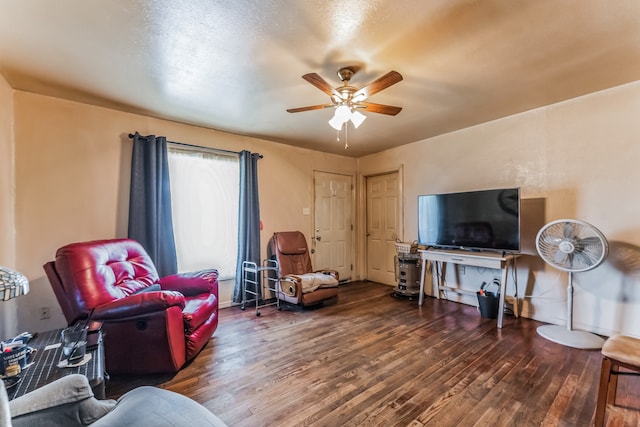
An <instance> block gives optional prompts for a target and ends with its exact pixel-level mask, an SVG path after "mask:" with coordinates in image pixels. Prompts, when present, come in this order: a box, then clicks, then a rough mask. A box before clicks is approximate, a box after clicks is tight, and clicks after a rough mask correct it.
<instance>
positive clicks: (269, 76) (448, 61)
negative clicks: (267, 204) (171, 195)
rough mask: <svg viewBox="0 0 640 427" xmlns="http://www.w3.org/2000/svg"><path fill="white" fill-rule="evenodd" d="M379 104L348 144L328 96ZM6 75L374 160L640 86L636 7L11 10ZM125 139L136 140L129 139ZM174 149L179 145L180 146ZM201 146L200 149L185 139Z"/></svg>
mask: <svg viewBox="0 0 640 427" xmlns="http://www.w3.org/2000/svg"><path fill="white" fill-rule="evenodd" d="M344 65H358V66H360V67H361V69H360V71H359V72H358V73H357V74H356V75H355V76H354V78H353V79H352V80H351V84H352V85H353V86H356V87H358V88H360V87H362V86H364V85H366V84H367V83H369V82H370V81H372V80H374V79H375V78H377V77H379V76H381V75H382V74H384V73H386V72H388V71H390V70H396V71H398V72H400V73H401V74H402V75H403V76H404V80H403V81H401V82H400V83H397V84H396V85H393V86H391V87H389V88H388V89H385V90H384V91H382V92H379V93H377V94H375V95H373V96H372V97H371V98H369V101H371V102H375V103H382V104H390V105H397V106H400V107H403V110H402V112H401V113H400V114H398V115H397V116H386V115H382V114H375V113H366V114H367V116H368V119H367V120H366V121H365V122H364V124H363V125H362V126H361V127H360V128H358V129H353V128H351V129H349V134H348V139H349V145H350V148H349V149H348V150H345V149H344V146H343V144H340V143H337V142H336V132H335V131H334V130H333V129H332V128H331V127H329V125H328V124H327V121H328V120H329V119H330V118H331V116H332V113H333V109H323V110H315V111H307V112H302V113H295V114H291V113H287V112H286V109H287V108H293V107H302V106H307V105H314V104H324V103H327V102H328V101H329V97H328V96H327V95H325V94H324V93H322V92H321V91H320V90H318V89H317V88H315V87H313V86H312V85H310V84H309V83H307V82H306V81H304V80H303V79H302V78H301V76H302V75H303V74H305V73H311V72H315V73H318V74H320V75H321V76H322V77H324V78H325V79H326V80H327V81H328V82H329V83H331V85H332V86H336V87H337V86H339V85H340V82H339V80H338V77H337V75H336V72H337V70H338V69H339V68H340V67H341V66H344ZM0 72H2V74H3V75H4V76H5V78H6V79H7V81H8V82H9V84H10V85H11V86H12V87H13V88H15V89H19V90H24V91H29V92H35V93H41V94H44V95H51V96H56V97H61V98H66V99H71V100H77V101H80V102H86V103H90V104H95V105H100V106H106V107H110V108H116V109H119V110H123V111H129V112H134V113H142V114H146V115H150V116H155V117H160V118H165V119H171V120H175V121H179V122H184V123H189V124H195V125H199V126H204V127H208V128H213V129H219V130H223V131H227V132H232V133H236V134H242V135H249V136H254V137H258V138H263V139H267V140H272V141H277V142H281V143H285V144H291V145H296V146H301V147H307V148H313V149H317V150H321V151H326V152H333V153H339V154H345V155H350V156H362V155H365V154H368V153H373V152H378V151H381V150H384V149H386V148H390V147H395V146H399V145H403V144H407V143H410V142H413V141H418V140H421V139H424V138H428V137H431V136H434V135H438V134H442V133H446V132H450V131H453V130H456V129H461V128H465V127H468V126H471V125H474V124H478V123H482V122H486V121H489V120H493V119H496V118H500V117H504V116H508V115H511V114H514V113H518V112H522V111H526V110H530V109H532V108H536V107H539V106H542V105H547V104H550V103H554V102H558V101H562V100H565V99H569V98H573V97H576V96H579V95H583V94H587V93H591V92H594V91H598V90H602V89H606V88H609V87H613V86H617V85H620V84H623V83H627V82H630V81H634V80H640V1H638V0H615V1H605V0H573V1H572V0H502V1H497V0H482V1H480V0H473V1H472V0H468V1H462V0H414V1H411V0H394V1H391V0H388V1H382V0H378V1H375V0H351V1H346V2H345V1H337V0H324V1H323V0H289V1H284V0H283V1H267V0H217V1H216V0H189V1H186V0H156V1H141V0H135V1H133V0H91V1H87V0H56V1H51V0H0ZM123 131H128V130H127V129H123ZM168 137H169V138H170V137H171V135H168ZM185 142H188V141H185Z"/></svg>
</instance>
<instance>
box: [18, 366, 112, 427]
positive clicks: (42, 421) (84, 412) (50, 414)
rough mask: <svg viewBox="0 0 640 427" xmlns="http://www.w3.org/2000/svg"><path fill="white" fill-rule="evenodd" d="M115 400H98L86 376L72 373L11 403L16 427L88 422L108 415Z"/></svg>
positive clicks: (84, 423)
mask: <svg viewBox="0 0 640 427" xmlns="http://www.w3.org/2000/svg"><path fill="white" fill-rule="evenodd" d="M115 406H116V402H115V401H114V400H102V401H100V400H97V399H95V398H94V396H93V392H92V391H91V387H90V386H89V381H88V380H87V377H85V376H84V375H80V374H71V375H68V376H66V377H62V378H60V379H59V380H56V381H54V382H52V383H49V384H47V385H45V386H43V387H40V388H38V389H36V390H34V391H32V392H30V393H27V394H25V395H23V396H20V397H18V398H16V399H14V400H12V401H11V402H9V408H10V412H11V422H12V424H13V425H14V427H19V426H33V425H50V426H54V425H60V426H68V425H88V424H91V423H93V422H94V421H96V420H98V419H99V418H101V417H103V416H104V415H106V414H108V413H109V412H110V411H111V410H112V409H113V408H114V407H115Z"/></svg>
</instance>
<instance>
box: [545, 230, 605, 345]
mask: <svg viewBox="0 0 640 427" xmlns="http://www.w3.org/2000/svg"><path fill="white" fill-rule="evenodd" d="M536 249H537V250H538V254H539V255H540V257H541V258H542V259H543V260H544V261H545V262H546V263H547V264H549V265H551V266H553V267H555V268H557V269H559V270H563V271H566V272H568V273H569V284H568V286H567V326H566V327H564V326H558V325H545V326H540V327H539V328H538V329H537V331H538V334H540V335H541V336H543V337H544V338H546V339H548V340H550V341H553V342H556V343H558V344H562V345H566V346H569V347H574V348H580V349H600V348H602V345H603V344H604V339H603V338H601V337H599V336H597V335H595V334H592V333H590V332H585V331H577V330H574V329H573V273H577V272H583V271H587V270H591V269H593V268H596V267H597V266H599V265H600V264H602V262H603V261H604V260H605V259H606V258H607V254H608V252H609V245H608V243H607V239H606V238H605V236H604V234H602V233H601V232H600V231H599V230H598V229H597V228H595V227H594V226H593V225H591V224H587V223H586V222H583V221H578V220H574V219H560V220H557V221H552V222H550V223H548V224H547V225H545V226H544V227H542V228H541V229H540V231H539V232H538V235H537V237H536Z"/></svg>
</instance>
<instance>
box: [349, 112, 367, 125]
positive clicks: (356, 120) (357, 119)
mask: <svg viewBox="0 0 640 427" xmlns="http://www.w3.org/2000/svg"><path fill="white" fill-rule="evenodd" d="M366 119H367V116H365V115H364V114H362V113H361V112H360V111H353V112H352V113H351V123H353V126H355V128H356V129H357V128H358V127H360V125H361V124H362V122H364V121H365V120H366Z"/></svg>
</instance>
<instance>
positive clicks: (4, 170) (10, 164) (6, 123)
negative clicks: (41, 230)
mask: <svg viewBox="0 0 640 427" xmlns="http://www.w3.org/2000/svg"><path fill="white" fill-rule="evenodd" d="M14 196H15V179H14V144H13V90H12V89H11V87H10V86H9V84H8V83H7V81H6V80H5V79H4V77H3V76H2V74H0V265H2V266H4V267H9V268H15V267H16V266H15V221H14V199H15V198H14ZM16 305H17V301H16V300H11V301H7V302H0V339H4V338H5V337H8V336H10V335H11V334H13V332H14V331H15V330H16V328H17V322H16Z"/></svg>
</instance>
